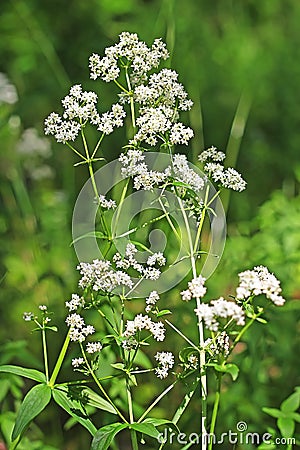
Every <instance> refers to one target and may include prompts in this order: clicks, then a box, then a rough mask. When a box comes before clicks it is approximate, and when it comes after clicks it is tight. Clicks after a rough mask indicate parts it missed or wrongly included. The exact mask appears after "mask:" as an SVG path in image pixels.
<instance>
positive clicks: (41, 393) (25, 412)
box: [12, 384, 51, 441]
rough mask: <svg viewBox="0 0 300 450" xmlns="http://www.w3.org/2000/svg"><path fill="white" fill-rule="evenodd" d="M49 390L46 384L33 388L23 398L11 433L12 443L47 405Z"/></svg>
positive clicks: (49, 396)
mask: <svg viewBox="0 0 300 450" xmlns="http://www.w3.org/2000/svg"><path fill="white" fill-rule="evenodd" d="M50 399H51V388H50V387H49V386H47V385H46V384H38V385H36V386H34V387H33V388H32V389H31V390H30V391H29V392H28V393H27V395H26V396H25V398H24V400H23V402H22V404H21V406H20V409H19V412H18V415H17V419H16V423H15V426H14V429H13V432H12V441H14V440H15V439H16V438H17V437H18V436H21V435H22V434H23V432H24V430H25V429H26V427H27V426H28V425H29V424H30V422H31V421H32V420H33V419H34V418H35V417H36V416H37V415H38V414H39V413H40V412H41V411H43V409H45V407H46V406H47V405H48V403H49V402H50Z"/></svg>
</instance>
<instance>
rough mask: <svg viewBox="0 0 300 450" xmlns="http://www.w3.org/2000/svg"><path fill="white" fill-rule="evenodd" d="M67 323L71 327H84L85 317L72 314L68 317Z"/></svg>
mask: <svg viewBox="0 0 300 450" xmlns="http://www.w3.org/2000/svg"><path fill="white" fill-rule="evenodd" d="M66 324H67V325H68V326H69V327H74V328H82V327H83V326H84V319H83V317H81V316H80V315H79V314H76V313H74V314H70V315H69V316H68V317H67V318H66Z"/></svg>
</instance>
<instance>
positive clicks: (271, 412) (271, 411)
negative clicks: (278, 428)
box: [262, 408, 283, 419]
mask: <svg viewBox="0 0 300 450" xmlns="http://www.w3.org/2000/svg"><path fill="white" fill-rule="evenodd" d="M262 410H263V412H265V413H266V414H269V416H272V417H275V418H276V419H278V418H279V417H282V416H283V413H282V411H280V410H279V409H276V408H263V409H262Z"/></svg>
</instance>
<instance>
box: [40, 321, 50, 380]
mask: <svg viewBox="0 0 300 450" xmlns="http://www.w3.org/2000/svg"><path fill="white" fill-rule="evenodd" d="M42 342H43V355H44V365H45V375H46V382H47V383H48V382H49V367H48V353H47V340H46V330H45V328H44V327H43V328H42Z"/></svg>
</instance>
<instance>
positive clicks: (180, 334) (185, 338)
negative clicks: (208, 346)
mask: <svg viewBox="0 0 300 450" xmlns="http://www.w3.org/2000/svg"><path fill="white" fill-rule="evenodd" d="M165 322H166V323H167V324H168V325H169V326H170V327H171V328H173V330H174V331H176V333H178V334H179V336H181V337H182V338H183V339H184V340H185V341H186V342H187V343H188V344H190V346H191V347H193V348H194V349H195V350H197V352H199V348H198V347H197V346H196V345H195V344H194V343H193V342H192V341H190V340H189V338H187V337H186V336H185V335H184V334H183V333H182V332H181V331H180V330H178V328H177V327H175V325H173V324H172V323H171V322H169V321H168V320H167V319H165Z"/></svg>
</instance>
